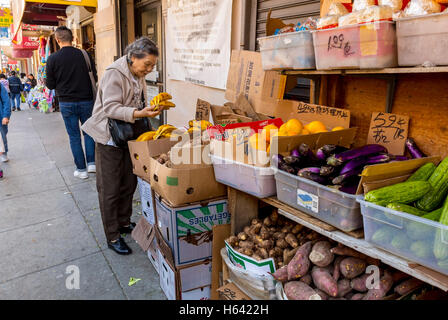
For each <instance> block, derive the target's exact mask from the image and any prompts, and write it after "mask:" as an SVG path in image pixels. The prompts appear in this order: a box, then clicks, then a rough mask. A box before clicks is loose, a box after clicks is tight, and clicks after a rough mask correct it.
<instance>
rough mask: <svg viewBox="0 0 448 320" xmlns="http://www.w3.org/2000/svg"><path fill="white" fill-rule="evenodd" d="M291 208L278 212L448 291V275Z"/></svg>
mask: <svg viewBox="0 0 448 320" xmlns="http://www.w3.org/2000/svg"><path fill="white" fill-rule="evenodd" d="M288 211H289V210H285V209H284V208H283V209H279V210H278V213H279V214H281V215H283V216H285V217H287V218H289V219H291V220H293V221H295V222H297V223H299V224H301V225H303V226H305V227H307V228H309V229H312V230H314V231H316V232H318V233H320V234H322V235H324V236H326V237H328V238H330V239H333V240H334V241H337V242H339V243H342V244H343V245H345V246H347V247H350V248H353V249H355V250H357V251H359V252H361V253H364V254H365V255H368V256H369V257H372V258H374V259H378V260H381V261H382V262H383V263H385V264H387V265H389V266H391V267H394V268H395V269H397V270H400V271H402V272H405V273H407V274H409V275H411V276H413V277H415V278H417V279H420V280H422V281H424V282H426V283H428V284H430V285H432V286H435V287H437V288H440V289H442V290H444V291H448V276H446V275H443V274H441V273H439V272H436V271H434V270H432V269H429V268H426V267H423V266H421V265H418V264H416V263H414V262H411V261H408V260H406V259H403V258H400V257H397V256H395V255H394V254H392V253H389V252H386V251H383V250H381V249H378V248H376V247H374V246H373V245H371V244H370V243H368V242H367V241H365V240H364V239H357V238H355V237H353V236H351V235H348V234H346V233H344V232H342V231H338V230H335V231H328V230H325V229H324V228H321V227H320V226H319V225H317V224H314V223H313V222H312V221H310V220H309V219H302V218H301V217H299V216H297V215H296V214H294V213H291V212H288Z"/></svg>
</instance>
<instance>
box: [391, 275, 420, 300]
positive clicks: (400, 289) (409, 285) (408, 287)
mask: <svg viewBox="0 0 448 320" xmlns="http://www.w3.org/2000/svg"><path fill="white" fill-rule="evenodd" d="M423 285H424V282H423V281H421V280H419V279H416V278H411V279H409V280H405V281H403V282H402V283H400V284H399V285H398V286H396V287H395V288H394V292H395V293H397V294H399V295H400V296H404V295H406V294H408V293H410V292H412V291H413V290H415V289H417V288H419V287H421V286H423Z"/></svg>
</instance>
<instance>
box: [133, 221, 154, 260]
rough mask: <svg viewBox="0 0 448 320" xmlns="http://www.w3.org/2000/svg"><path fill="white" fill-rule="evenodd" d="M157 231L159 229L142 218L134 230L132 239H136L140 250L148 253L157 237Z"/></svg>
mask: <svg viewBox="0 0 448 320" xmlns="http://www.w3.org/2000/svg"><path fill="white" fill-rule="evenodd" d="M156 229H157V228H155V227H154V226H153V225H151V224H150V223H149V222H148V221H147V220H146V219H145V218H144V217H141V218H140V220H138V222H137V225H136V226H135V228H134V230H132V233H131V236H132V239H134V240H135V242H137V244H138V245H139V246H140V248H142V250H143V251H145V252H146V251H148V250H149V248H150V246H151V244H152V243H153V240H154V239H155V237H156V236H157V235H156V232H155V230H156Z"/></svg>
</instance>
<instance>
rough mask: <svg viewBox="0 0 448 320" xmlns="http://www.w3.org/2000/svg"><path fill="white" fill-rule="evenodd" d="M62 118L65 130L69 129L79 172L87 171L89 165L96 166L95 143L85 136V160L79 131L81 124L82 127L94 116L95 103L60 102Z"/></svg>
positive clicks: (71, 146) (71, 145)
mask: <svg viewBox="0 0 448 320" xmlns="http://www.w3.org/2000/svg"><path fill="white" fill-rule="evenodd" d="M59 107H60V109H61V114H62V118H63V119H64V123H65V128H66V129H67V133H68V137H69V139H70V148H71V149H72V154H73V158H74V159H75V164H76V168H77V169H78V170H79V171H86V160H87V165H91V164H95V142H94V141H93V139H92V138H91V137H90V136H89V135H87V134H85V133H84V132H83V135H84V146H85V148H86V158H87V159H86V158H84V151H83V150H82V143H81V132H80V129H79V122H81V125H82V124H84V122H86V120H87V119H89V118H90V117H91V116H92V110H93V101H80V102H62V101H61V102H59Z"/></svg>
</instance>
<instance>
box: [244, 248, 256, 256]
mask: <svg viewBox="0 0 448 320" xmlns="http://www.w3.org/2000/svg"><path fill="white" fill-rule="evenodd" d="M243 254H245V255H246V256H249V257H252V255H253V254H254V251H253V250H252V249H249V248H245V249H244V251H243Z"/></svg>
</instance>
